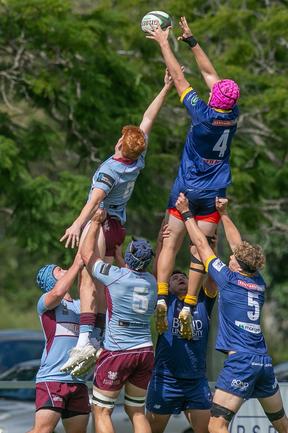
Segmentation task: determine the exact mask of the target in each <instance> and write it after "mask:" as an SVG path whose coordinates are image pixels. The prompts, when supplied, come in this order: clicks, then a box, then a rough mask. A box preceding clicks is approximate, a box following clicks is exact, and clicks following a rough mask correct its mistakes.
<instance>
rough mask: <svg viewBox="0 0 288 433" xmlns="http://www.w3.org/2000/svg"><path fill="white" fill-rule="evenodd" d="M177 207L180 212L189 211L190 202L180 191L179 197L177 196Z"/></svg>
mask: <svg viewBox="0 0 288 433" xmlns="http://www.w3.org/2000/svg"><path fill="white" fill-rule="evenodd" d="M176 209H177V210H179V212H180V213H183V212H188V211H189V202H188V199H187V198H186V197H185V195H184V194H183V192H180V194H179V197H178V198H177V201H176Z"/></svg>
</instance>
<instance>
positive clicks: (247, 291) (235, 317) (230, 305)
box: [205, 256, 267, 355]
mask: <svg viewBox="0 0 288 433" xmlns="http://www.w3.org/2000/svg"><path fill="white" fill-rule="evenodd" d="M205 268H206V271H208V273H209V275H210V276H211V277H212V278H213V280H214V281H215V283H216V284H217V286H218V290H219V305H218V311H219V328H218V335H217V340H216V350H220V351H221V352H229V351H239V352H249V353H258V354H261V355H265V354H266V353H267V347H266V343H265V340H264V336H263V334H262V330H261V324H260V322H261V310H262V307H263V304H264V293H265V286H266V285H265V282H264V280H263V278H262V276H261V275H260V274H259V273H258V272H257V273H256V274H255V275H249V276H248V275H246V274H245V275H244V274H240V273H239V272H232V271H231V270H230V269H229V268H228V266H226V265H225V263H223V262H222V261H221V260H220V259H218V258H217V257H215V256H212V257H210V258H209V259H208V260H207V261H206V264H205Z"/></svg>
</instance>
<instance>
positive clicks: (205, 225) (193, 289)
mask: <svg viewBox="0 0 288 433" xmlns="http://www.w3.org/2000/svg"><path fill="white" fill-rule="evenodd" d="M198 226H199V227H200V228H201V230H202V232H203V233H204V234H205V235H206V236H207V237H212V236H214V235H215V233H216V228H217V224H214V223H210V222H207V221H203V220H201V221H198ZM190 252H191V263H190V270H189V283H188V291H187V295H186V296H185V299H184V303H185V304H184V307H183V309H182V310H181V312H180V314H179V322H180V335H181V336H182V337H183V338H187V339H188V340H191V338H192V312H191V308H192V309H193V307H195V306H196V304H197V298H198V293H199V290H200V287H201V285H202V283H203V279H204V275H205V269H204V264H203V263H202V262H201V260H200V256H199V254H198V251H197V249H196V248H195V247H194V245H192V246H191V249H190Z"/></svg>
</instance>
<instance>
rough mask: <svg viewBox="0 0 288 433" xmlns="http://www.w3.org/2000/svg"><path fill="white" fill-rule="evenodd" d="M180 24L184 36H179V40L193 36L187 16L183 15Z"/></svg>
mask: <svg viewBox="0 0 288 433" xmlns="http://www.w3.org/2000/svg"><path fill="white" fill-rule="evenodd" d="M179 24H180V27H181V29H182V36H178V38H177V39H178V41H183V40H184V39H187V38H190V36H192V32H191V30H190V27H189V26H188V23H187V20H186V18H185V17H181V18H180V21H179Z"/></svg>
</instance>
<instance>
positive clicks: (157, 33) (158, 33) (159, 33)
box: [146, 24, 172, 45]
mask: <svg viewBox="0 0 288 433" xmlns="http://www.w3.org/2000/svg"><path fill="white" fill-rule="evenodd" d="M171 28H172V27H171V26H170V27H167V29H165V30H162V29H161V27H160V25H159V24H156V25H155V26H154V27H152V28H151V30H147V33H149V35H147V36H146V38H147V39H154V41H156V42H158V44H159V45H162V44H165V43H166V42H167V40H168V36H169V31H170V29H171Z"/></svg>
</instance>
